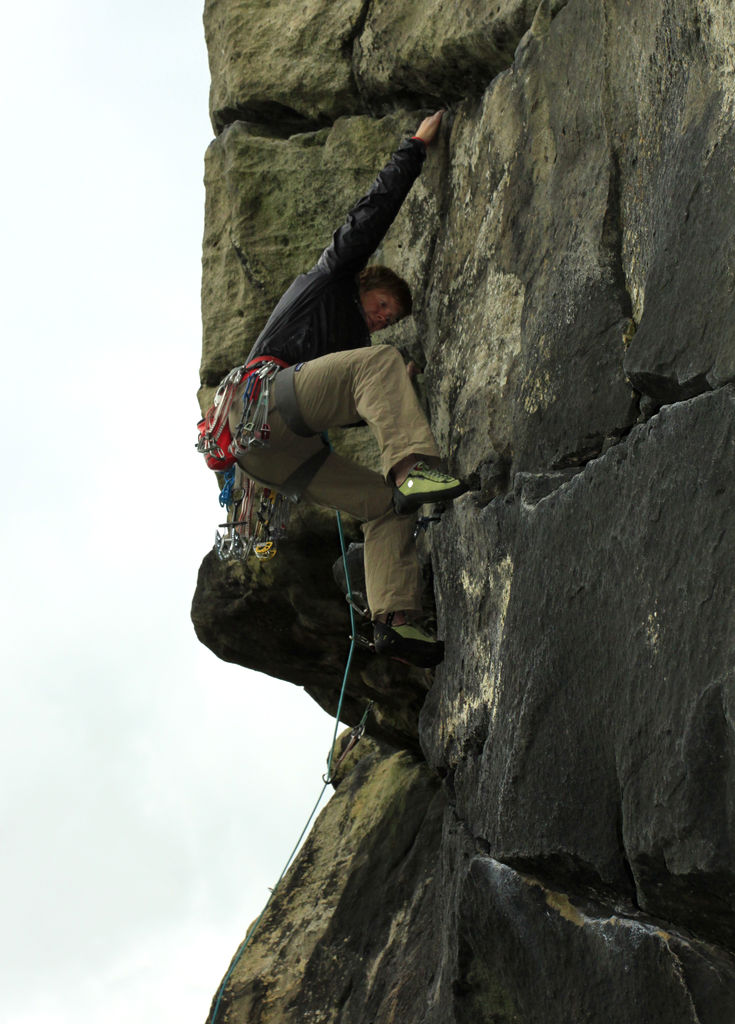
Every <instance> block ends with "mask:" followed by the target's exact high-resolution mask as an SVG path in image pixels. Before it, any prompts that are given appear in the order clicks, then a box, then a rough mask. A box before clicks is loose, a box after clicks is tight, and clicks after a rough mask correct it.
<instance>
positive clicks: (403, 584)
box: [231, 408, 421, 617]
mask: <svg viewBox="0 0 735 1024" xmlns="http://www.w3.org/2000/svg"><path fill="white" fill-rule="evenodd" d="M232 416H233V414H231V423H232ZM269 421H270V428H271V433H270V440H269V443H268V446H267V447H253V448H251V449H250V450H249V451H248V452H247V453H246V454H245V455H243V456H241V458H240V459H238V462H239V463H240V466H241V467H242V469H243V470H244V471H245V472H246V473H247V474H248V475H249V476H251V477H252V478H253V479H254V480H256V481H258V482H259V483H262V484H265V485H266V486H269V487H272V488H273V489H274V490H278V488H279V486H280V485H282V484H283V483H284V482H285V481H286V480H287V479H288V477H289V476H290V475H291V474H292V473H293V472H294V471H295V470H296V469H298V467H299V466H301V465H303V463H304V462H306V460H307V459H308V458H310V457H311V456H312V455H313V454H314V453H315V452H317V451H319V450H320V449H322V447H323V442H322V440H321V439H320V438H319V437H299V436H298V435H297V434H294V433H293V432H292V431H291V430H290V429H289V428H288V427H287V426H286V424H285V423H284V422H283V418H282V416H281V415H280V413H279V412H278V410H277V409H276V408H271V410H270V414H269ZM303 498H304V500H305V501H311V502H313V503H314V504H316V505H323V506H326V507H327V508H334V509H339V510H340V511H341V512H347V513H348V514H349V515H352V516H354V517H355V518H356V519H359V520H360V521H361V522H362V524H363V525H362V531H363V534H364V537H365V579H366V589H367V599H368V605H369V607H370V611H371V614H372V615H373V617H374V616H376V615H381V614H382V615H385V614H387V613H388V612H390V611H396V610H398V609H402V610H405V611H407V612H409V613H410V614H411V615H414V616H416V615H420V614H421V573H420V569H419V564H418V558H417V554H416V545H415V544H414V542H413V530H414V525H415V520H414V517H413V516H398V515H396V513H395V511H394V510H393V489H392V487H391V486H389V485H388V484H387V483H386V482H385V480H383V478H382V477H381V475H380V474H379V473H375V472H374V471H373V470H370V469H367V468H366V467H364V466H360V465H358V463H356V462H351V461H350V460H349V459H345V458H343V457H342V456H341V455H337V453H336V452H330V454H329V455H328V457H327V459H326V461H325V462H324V463H323V464H322V466H321V468H320V469H319V470H318V471H317V473H316V474H315V476H314V477H313V479H312V480H311V483H310V484H309V485H308V487H307V488H306V490H305V491H304V493H303Z"/></svg>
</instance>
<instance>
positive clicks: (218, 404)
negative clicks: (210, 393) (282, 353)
mask: <svg viewBox="0 0 735 1024" xmlns="http://www.w3.org/2000/svg"><path fill="white" fill-rule="evenodd" d="M286 366H288V363H285V362H284V361H283V360H282V359H276V357H275V356H256V357H255V359H251V360H250V362H249V363H245V364H244V365H243V366H236V367H235V368H234V369H233V370H230V372H229V373H228V374H227V376H226V377H225V378H224V379H223V380H221V381H220V384H219V387H218V388H217V390H216V392H215V394H214V402H213V403H212V405H211V406H210V408H209V409H208V410H207V413H206V415H205V416H204V418H203V419H201V420H199V423H198V424H197V429H198V437H197V442H196V450H197V451H198V452H199V453H200V454H201V455H203V456H204V459H205V462H206V463H207V465H208V466H209V468H210V469H213V470H215V471H216V472H224V471H225V470H227V469H229V468H230V467H231V466H234V464H235V460H236V459H237V458H238V456H240V455H242V454H244V453H245V452H246V451H247V449H248V448H249V447H250V446H251V445H265V444H267V443H268V438H269V436H270V427H269V425H268V405H269V400H270V388H271V384H272V382H273V379H274V377H275V376H276V374H277V373H278V371H279V370H281V369H284V368H285V367H286ZM243 380H244V381H245V388H244V390H243V395H242V415H241V417H240V422H239V424H238V426H237V428H236V430H235V436H234V437H233V436H232V431H231V430H230V425H229V417H230V409H231V408H232V402H233V400H234V398H235V392H236V391H237V389H238V388H239V386H240V385H241V384H242V382H243Z"/></svg>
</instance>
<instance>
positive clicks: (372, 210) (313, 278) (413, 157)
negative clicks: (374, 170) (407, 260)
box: [248, 139, 426, 365]
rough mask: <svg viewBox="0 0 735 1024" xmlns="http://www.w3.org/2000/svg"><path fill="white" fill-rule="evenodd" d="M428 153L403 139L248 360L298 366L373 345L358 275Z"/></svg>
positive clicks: (420, 145)
mask: <svg viewBox="0 0 735 1024" xmlns="http://www.w3.org/2000/svg"><path fill="white" fill-rule="evenodd" d="M425 158H426V147H425V145H424V143H423V142H422V141H421V140H420V139H406V140H405V141H404V142H402V143H401V145H400V147H399V148H398V149H397V150H396V152H395V153H394V154H393V156H392V157H391V159H390V161H389V162H388V163H387V164H386V166H385V167H384V168H383V170H382V171H381V172H380V174H379V175H378V177H377V178H376V180H375V181H374V182H373V184H372V186H371V188H370V191H369V192H368V193H367V195H365V196H363V198H362V199H360V201H359V202H358V203H357V204H356V205H355V206H353V208H352V210H350V213H349V215H348V217H347V220H346V222H345V223H344V224H343V225H342V227H341V228H339V230H337V231H336V232H335V233H334V237H333V238H332V243H331V245H329V246H328V247H327V248H326V249H325V250H324V252H323V253H322V254H321V256H320V257H319V261H318V262H317V264H316V266H315V267H312V269H311V270H310V271H308V273H306V274H300V275H299V277H297V278H296V280H295V281H294V282H293V284H292V285H291V286H290V287H289V289H288V291H286V293H285V294H284V295H283V297H282V298H281V300H280V301H279V303H278V305H277V306H276V308H275V309H274V310H273V312H272V313H271V315H270V317H269V318H268V322H267V323H266V325H265V327H264V328H263V330H262V331H261V332H260V334H259V335H258V339H257V341H256V342H255V345H254V346H253V349H252V351H251V353H250V355H249V356H248V361H249V360H251V359H254V358H255V357H256V356H262V355H271V356H276V357H277V358H278V359H283V361H284V362H286V363H289V364H292V365H293V364H294V363H302V362H307V360H309V359H316V358H317V356H323V355H326V354H327V353H329V352H339V351H341V350H342V349H349V348H362V347H363V346H365V345H369V344H370V332H369V331H368V328H367V323H366V322H365V317H364V316H363V312H362V306H361V305H360V300H359V291H358V285H357V275H358V274H359V273H360V271H361V270H362V269H363V267H364V266H365V265H366V263H367V261H368V260H369V258H370V256H371V255H372V254H373V252H374V251H375V249H376V248H377V247H378V245H379V244H380V242H381V240H382V238H383V236H384V235H385V233H386V231H387V230H388V228H389V227H390V225H391V224H392V223H393V220H394V219H395V217H396V214H397V213H398V211H399V210H400V208H401V204H402V203H403V200H404V199H405V198H406V196H407V195H408V192H409V190H410V188H411V186H412V185H413V183H414V181H415V180H416V178H417V177H418V175H419V172H420V171H421V165H422V164H423V162H424V159H425Z"/></svg>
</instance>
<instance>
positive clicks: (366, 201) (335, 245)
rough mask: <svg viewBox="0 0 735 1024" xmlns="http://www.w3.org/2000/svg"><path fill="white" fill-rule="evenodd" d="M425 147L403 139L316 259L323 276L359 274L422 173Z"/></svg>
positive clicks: (413, 140)
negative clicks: (330, 241)
mask: <svg viewBox="0 0 735 1024" xmlns="http://www.w3.org/2000/svg"><path fill="white" fill-rule="evenodd" d="M425 159H426V146H425V144H424V143H423V142H422V141H421V139H406V140H405V141H404V142H402V143H401V145H400V146H399V148H398V149H397V150H396V152H395V153H394V154H393V156H392V157H391V158H390V160H389V161H388V163H387V164H386V165H385V167H384V168H383V170H382V171H381V172H380V174H379V175H378V177H377V178H376V179H375V181H374V182H373V184H372V186H371V187H370V190H369V192H368V193H367V194H366V195H364V196H363V197H362V199H360V200H359V201H358V202H357V203H356V204H355V205H354V206H353V207H352V209H351V210H350V212H349V214H348V216H347V220H346V221H345V223H344V224H343V225H342V227H341V228H338V230H337V231H335V233H334V236H333V238H332V243H331V245H329V246H328V247H327V248H326V249H325V250H324V252H323V253H322V254H321V256H320V257H319V261H318V263H317V266H318V268H319V269H320V270H321V271H323V272H326V273H329V274H335V273H355V274H357V273H359V272H360V271H361V270H362V269H363V267H364V266H365V264H366V263H367V261H368V260H369V259H370V257H371V256H372V254H373V253H374V252H375V250H376V249H377V247H378V246H379V245H380V242H381V241H382V239H383V237H384V235H385V233H386V231H387V230H388V228H389V227H390V226H391V224H392V223H393V221H394V220H395V218H396V215H397V214H398V211H399V210H400V208H401V205H402V203H403V200H404V199H405V198H406V196H407V195H408V193H409V191H410V189H411V186H412V185H413V183H414V181H415V180H416V178H417V177H418V176H419V173H420V171H421V165H422V164H423V162H424V160H425Z"/></svg>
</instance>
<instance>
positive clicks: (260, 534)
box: [196, 356, 331, 561]
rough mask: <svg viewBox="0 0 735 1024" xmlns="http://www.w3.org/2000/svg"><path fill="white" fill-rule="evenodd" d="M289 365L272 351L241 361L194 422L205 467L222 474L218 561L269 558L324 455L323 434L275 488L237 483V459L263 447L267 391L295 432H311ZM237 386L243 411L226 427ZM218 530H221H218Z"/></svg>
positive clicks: (266, 437)
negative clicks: (222, 510) (314, 448)
mask: <svg viewBox="0 0 735 1024" xmlns="http://www.w3.org/2000/svg"><path fill="white" fill-rule="evenodd" d="M290 370H291V368H290V367H289V366H288V364H287V363H285V362H284V361H283V360H282V359H276V357H275V356H256V358H255V359H251V360H250V362H248V363H246V364H245V365H243V366H236V367H235V368H234V370H231V371H230V372H229V373H228V374H227V376H226V377H225V378H224V379H223V380H222V381H221V382H220V385H219V387H218V388H217V391H216V392H215V396H214V403H213V404H212V406H211V408H210V409H209V410H208V412H207V414H206V416H205V417H204V418H203V419H201V420H200V421H199V423H198V432H199V436H198V440H197V443H196V449H197V451H198V452H200V454H202V455H203V456H204V458H205V461H206V463H207V465H208V466H209V468H210V469H213V470H215V471H217V472H224V473H225V483H224V485H223V487H222V490H221V491H220V497H219V501H220V505H221V506H222V507H223V508H226V509H227V522H225V523H220V525H219V527H218V529H217V533H216V535H215V542H214V550H215V552H216V553H217V557H218V558H219V559H220V560H221V561H228V560H230V559H246V558H249V557H250V555H251V554H254V555H255V556H256V558H258V559H260V560H261V561H266V560H268V559H270V558H273V557H274V555H275V554H276V551H277V548H278V541H279V540H280V539H281V538H282V537H284V536H285V535H286V527H287V525H288V520H289V516H290V512H291V505H292V504H293V503H295V502H298V501H299V499H300V498H301V495H302V494H303V492H304V491H305V490H306V488H307V487H308V486H309V484H310V483H311V481H312V480H313V479H314V477H315V475H316V473H317V472H318V471H319V469H320V468H321V467H322V466H323V465H324V463H325V461H326V460H327V459H328V458H329V454H330V451H331V447H330V445H329V440H328V439H327V437H326V435H322V438H323V440H324V447H322V448H320V449H319V450H317V451H316V452H314V454H313V455H311V456H310V457H309V458H308V459H306V460H305V461H304V462H303V463H302V464H301V465H300V466H297V468H296V469H295V470H294V471H293V473H291V474H290V476H289V477H288V478H287V479H286V480H284V482H283V483H282V484H279V486H278V490H275V489H274V488H271V487H268V486H267V485H264V484H263V485H261V484H257V483H255V482H254V481H253V480H251V479H249V478H248V479H247V481H246V482H245V483H242V481H241V480H240V483H239V485H238V483H237V482H236V481H237V461H236V460H237V459H238V458H240V457H241V456H243V455H246V454H247V452H248V449H250V448H251V447H264V446H266V445H267V444H268V442H269V439H270V424H269V422H268V413H269V408H270V403H271V394H272V393H273V394H275V395H276V396H277V404H278V409H279V412H280V413H281V415H282V417H283V419H284V420H285V421H286V423H287V425H288V426H289V427H290V429H291V430H293V431H294V433H297V434H300V435H301V436H302V437H313V436H314V435H315V431H313V430H311V429H310V428H309V427H307V426H306V424H305V423H304V421H303V419H302V418H301V413H300V412H299V408H298V403H297V401H296V395H295V392H294V385H293V373H291V372H288V371H290ZM286 373H288V376H287V377H285V378H284V383H283V384H281V383H280V379H281V377H284V374H286ZM243 382H244V387H243V390H242V414H241V416H240V422H239V423H238V425H237V427H236V428H235V433H234V436H233V434H232V431H231V430H230V425H229V416H230V411H231V409H232V403H233V401H234V398H235V394H236V392H237V389H238V388H239V387H240V385H241V384H243ZM220 530H223V531H224V532H223V533H220Z"/></svg>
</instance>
